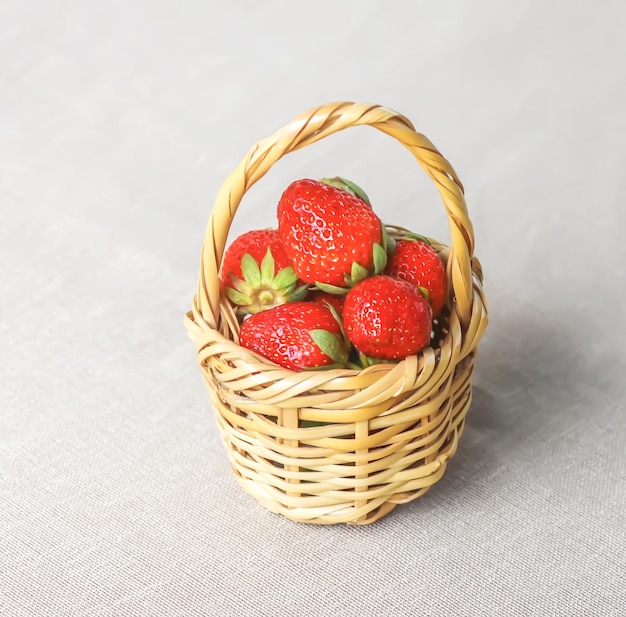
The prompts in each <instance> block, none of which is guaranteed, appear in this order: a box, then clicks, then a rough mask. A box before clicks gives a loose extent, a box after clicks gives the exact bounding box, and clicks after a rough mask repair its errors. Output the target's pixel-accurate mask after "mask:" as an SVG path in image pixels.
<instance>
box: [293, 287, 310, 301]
mask: <svg viewBox="0 0 626 617" xmlns="http://www.w3.org/2000/svg"><path fill="white" fill-rule="evenodd" d="M307 293H309V286H308V285H300V287H298V288H297V289H295V290H294V291H292V292H289V301H290V302H299V301H300V300H304V299H305V298H306V295H307Z"/></svg>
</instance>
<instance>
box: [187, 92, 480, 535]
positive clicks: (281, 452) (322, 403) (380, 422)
mask: <svg viewBox="0 0 626 617" xmlns="http://www.w3.org/2000/svg"><path fill="white" fill-rule="evenodd" d="M357 125H370V126H373V127H375V128H377V129H378V130H380V131H382V132H383V133H386V134H388V135H390V136H391V137H394V138H395V139H397V140H398V141H399V142H400V143H401V144H402V145H404V146H405V147H406V148H407V149H408V150H409V151H410V152H411V153H412V154H413V155H414V156H415V158H416V159H417V161H418V163H419V164H420V165H421V166H422V168H423V169H424V170H425V171H426V173H427V174H428V176H429V177H430V179H431V180H432V181H433V182H434V183H435V185H436V187H437V189H438V190H439V193H440V195H441V198H442V200H443V204H444V206H445V209H446V212H447V215H448V218H449V224H450V233H451V245H450V248H448V247H445V246H444V245H442V244H440V243H436V242H435V243H434V244H435V246H436V247H437V248H438V250H439V251H440V254H441V256H442V258H443V259H444V262H445V263H446V269H447V274H448V280H449V288H450V298H449V301H448V306H447V308H446V309H444V316H443V318H441V319H440V320H439V321H440V323H439V324H438V329H439V332H438V337H437V339H436V343H435V345H434V346H433V347H428V348H426V349H425V350H423V351H422V352H421V353H420V354H419V355H417V356H411V357H408V358H406V359H405V360H402V361H401V362H399V363H396V364H377V365H373V366H370V367H368V368H367V369H364V370H361V371H358V370H351V369H331V370H319V371H303V372H294V371H290V370H287V369H284V368H281V367H278V366H277V365H275V364H273V363H272V362H270V361H268V360H265V359H264V358H262V357H260V356H258V355H256V354H255V353H253V352H251V351H248V350H247V349H244V348H242V347H240V346H239V345H238V344H237V341H238V323H237V319H236V317H235V315H234V312H233V310H232V309H231V307H230V305H229V303H228V302H227V301H225V299H224V298H223V297H222V296H221V295H220V290H219V284H218V271H219V267H220V261H221V258H222V255H223V252H224V248H225V244H226V240H227V236H228V232H229V229H230V225H231V222H232V219H233V217H234V215H235V213H236V211H237V207H238V206H239V203H240V201H241V199H242V197H243V196H244V194H245V193H246V191H247V190H248V189H249V188H250V187H251V186H252V185H253V184H254V183H255V182H256V181H257V180H259V179H260V178H262V177H263V175H264V174H265V173H266V172H267V171H268V170H269V169H270V167H271V166H272V165H273V164H274V163H275V162H276V161H277V160H279V159H280V158H281V157H282V156H283V155H285V154H287V153H289V152H291V151H293V150H297V149H299V148H302V147H304V146H307V145H309V144H312V143H314V142H316V141H318V140H320V139H323V138H324V137H326V136H328V135H331V134H332V133H335V132H337V131H340V130H342V129H345V128H348V127H352V126H357ZM304 175H306V174H304ZM391 232H392V233H393V229H391ZM473 250H474V236H473V230H472V225H471V222H470V220H469V218H468V213H467V207H466V204H465V199H464V196H463V187H462V185H461V183H460V181H459V180H458V178H457V176H456V174H455V172H454V170H453V169H452V167H451V166H450V164H449V163H448V162H447V161H446V159H444V158H443V157H442V156H441V154H440V153H439V152H438V151H437V149H436V148H435V147H434V146H433V144H432V143H431V142H430V141H429V140H428V139H427V138H426V137H424V136H423V135H421V134H419V133H417V132H416V131H415V129H414V127H413V125H412V124H411V122H410V121H409V120H408V119H407V118H405V117H404V116H402V115H400V114H398V113H395V112H393V111H390V110H388V109H386V108H383V107H380V106H378V105H370V104H361V103H334V104H330V105H325V106H323V107H319V108H316V109H312V110H310V111H308V112H306V113H304V114H302V115H301V116H299V117H298V118H296V119H295V120H293V121H292V122H291V123H289V124H288V125H286V126H285V127H284V128H283V129H282V130H280V131H278V132H277V133H276V134H274V135H272V136H271V137H269V138H268V139H265V140H263V141H261V142H259V143H257V144H256V145H255V146H254V147H253V148H252V149H251V150H250V151H249V152H248V154H247V155H246V156H245V158H244V159H243V161H242V162H241V163H240V164H239V166H238V167H237V168H236V169H235V170H234V171H233V172H232V174H231V175H230V176H229V177H228V178H227V180H226V182H225V183H224V184H223V186H222V187H221V189H220V191H219V193H218V195H217V200H216V202H215V206H214V209H213V212H212V213H211V218H210V220H209V223H208V226H207V229H206V235H205V237H204V244H203V250H202V261H201V268H200V275H199V281H198V290H197V295H196V296H195V297H194V299H193V306H192V310H191V311H190V312H189V313H187V316H186V319H185V325H186V327H187V330H188V332H189V335H190V337H191V338H192V340H193V341H194V342H195V345H196V349H197V358H198V362H199V364H200V368H201V371H202V375H203V377H204V380H205V381H206V383H207V385H208V386H209V391H210V394H211V400H212V403H213V409H214V412H215V415H216V418H217V423H218V426H219V429H220V431H221V434H222V437H223V441H224V444H225V446H226V450H227V452H228V456H229V457H230V462H231V464H232V467H233V469H234V472H235V475H236V477H237V479H238V481H239V483H240V484H241V486H242V487H243V489H244V490H245V491H246V492H248V493H249V494H251V495H253V496H254V497H255V498H256V499H257V500H258V501H259V502H260V503H261V504H262V505H263V506H265V507H266V508H267V509H268V510H270V511H272V512H275V513H278V514H282V515H284V516H286V517H287V518H289V519H292V520H295V521H300V522H306V523H318V524H334V523H350V524H367V523H372V522H374V521H376V520H377V519H379V518H381V517H382V516H384V515H385V514H387V513H388V512H390V511H391V510H392V509H393V508H395V506H396V505H398V504H401V503H406V502H409V501H411V500H413V499H416V498H417V497H419V496H421V495H423V494H424V493H425V492H426V491H427V490H428V488H430V487H431V486H432V485H433V484H434V483H435V482H437V481H438V480H439V479H440V478H441V477H442V475H443V473H444V471H445V468H446V464H447V462H448V460H449V459H450V457H451V456H452V455H453V454H454V453H455V451H456V449H457V444H458V440H459V437H460V435H461V433H462V431H463V426H464V421H465V416H466V413H467V411H468V408H469V406H470V401H471V396H472V389H471V381H472V372H473V366H474V357H475V353H476V347H477V344H478V342H479V340H480V338H481V336H482V334H483V332H484V330H485V327H486V325H487V310H486V303H485V298H484V295H483V290H482V270H481V266H480V263H479V261H478V260H477V259H476V258H475V257H474V256H473Z"/></svg>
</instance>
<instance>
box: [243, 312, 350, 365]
mask: <svg viewBox="0 0 626 617" xmlns="http://www.w3.org/2000/svg"><path fill="white" fill-rule="evenodd" d="M239 343H240V345H242V346H243V347H246V348H248V349H251V350H252V351H256V352H257V353H259V354H261V355H262V356H264V357H265V358H267V359H268V360H272V361H273V362H275V363H276V364H279V365H280V366H283V367H285V368H289V369H292V370H301V369H304V368H315V367H319V366H326V367H328V366H331V365H333V366H340V367H343V366H345V365H346V362H347V361H348V350H347V345H346V342H345V340H344V338H343V336H342V332H341V328H340V325H339V323H338V322H337V320H336V319H335V318H334V317H333V315H332V314H331V312H330V311H329V310H328V309H327V308H325V307H323V306H319V305H318V304H314V303H313V302H290V303H288V304H283V305H281V306H277V307H274V308H272V309H269V310H267V311H263V312H262V313H258V314H257V315H252V316H251V317H248V318H247V319H246V320H245V321H244V322H243V324H242V325H241V329H240V331H239Z"/></svg>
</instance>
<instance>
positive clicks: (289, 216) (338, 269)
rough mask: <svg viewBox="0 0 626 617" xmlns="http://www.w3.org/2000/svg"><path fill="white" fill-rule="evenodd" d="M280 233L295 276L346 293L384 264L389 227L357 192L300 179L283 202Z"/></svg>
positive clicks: (306, 281)
mask: <svg viewBox="0 0 626 617" xmlns="http://www.w3.org/2000/svg"><path fill="white" fill-rule="evenodd" d="M278 233H279V235H280V239H281V241H282V243H283V246H284V247H285V252H286V253H287V256H288V257H289V259H290V260H291V262H292V264H293V269H294V270H295V272H296V274H297V275H298V276H299V277H300V278H301V279H302V280H303V281H304V282H305V283H310V284H316V285H317V286H318V287H319V288H321V289H324V290H325V291H332V292H334V293H341V292H343V293H345V288H346V287H351V286H352V285H354V284H355V283H356V282H357V281H359V280H361V279H363V278H365V277H366V276H368V275H369V274H370V273H371V272H372V271H374V272H376V273H379V272H382V270H383V269H384V267H385V264H386V261H387V254H386V252H385V248H384V247H383V246H382V245H383V244H385V239H384V235H385V232H384V229H383V225H382V223H381V222H380V219H379V218H378V217H377V216H376V214H374V212H373V210H372V209H371V208H370V207H369V206H368V205H367V204H366V203H365V202H364V201H363V200H362V199H359V198H358V197H355V196H354V195H352V194H350V193H348V192H346V191H344V190H342V189H339V188H336V187H334V186H331V185H329V184H326V183H324V182H320V181H318V180H309V179H304V180H296V181H295V182H292V183H291V184H290V185H289V186H288V187H287V189H286V190H285V192H284V193H283V195H282V197H281V198H280V201H279V203H278Z"/></svg>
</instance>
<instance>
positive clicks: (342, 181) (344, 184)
mask: <svg viewBox="0 0 626 617" xmlns="http://www.w3.org/2000/svg"><path fill="white" fill-rule="evenodd" d="M320 182H324V183H325V184H330V185H331V186H334V187H336V188H338V189H341V190H343V191H346V192H348V193H350V195H353V196H354V197H358V198H359V199H360V200H361V201H364V202H365V203H366V204H367V205H368V206H371V205H372V203H371V202H370V198H369V197H368V196H367V193H366V192H365V191H364V190H363V189H362V188H361V187H360V186H359V185H358V184H355V183H354V182H352V181H350V180H346V178H342V177H341V176H335V177H334V178H320Z"/></svg>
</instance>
